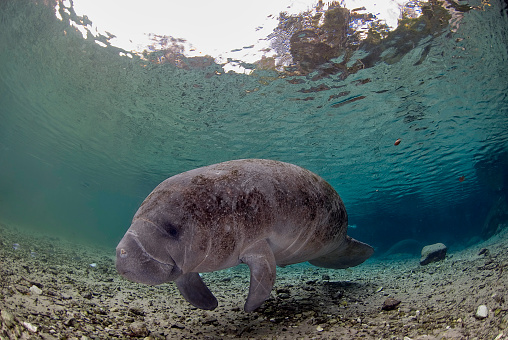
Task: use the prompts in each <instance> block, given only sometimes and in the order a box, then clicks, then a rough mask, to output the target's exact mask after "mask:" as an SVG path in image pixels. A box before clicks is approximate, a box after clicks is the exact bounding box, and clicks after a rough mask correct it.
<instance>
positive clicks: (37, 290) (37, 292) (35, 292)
mask: <svg viewBox="0 0 508 340" xmlns="http://www.w3.org/2000/svg"><path fill="white" fill-rule="evenodd" d="M30 293H31V294H32V295H41V294H42V290H41V289H40V288H39V287H37V286H36V285H33V286H32V287H30Z"/></svg>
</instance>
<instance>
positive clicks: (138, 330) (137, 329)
mask: <svg viewBox="0 0 508 340" xmlns="http://www.w3.org/2000/svg"><path fill="white" fill-rule="evenodd" d="M129 329H130V330H131V332H132V334H133V335H134V336H137V337H145V336H148V334H149V332H148V329H147V327H146V324H145V323H144V322H139V321H135V322H133V323H131V324H130V325H129Z"/></svg>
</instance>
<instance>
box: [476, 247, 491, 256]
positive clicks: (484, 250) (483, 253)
mask: <svg viewBox="0 0 508 340" xmlns="http://www.w3.org/2000/svg"><path fill="white" fill-rule="evenodd" d="M478 255H485V256H489V255H490V253H489V250H488V249H487V248H482V249H480V251H479V252H478Z"/></svg>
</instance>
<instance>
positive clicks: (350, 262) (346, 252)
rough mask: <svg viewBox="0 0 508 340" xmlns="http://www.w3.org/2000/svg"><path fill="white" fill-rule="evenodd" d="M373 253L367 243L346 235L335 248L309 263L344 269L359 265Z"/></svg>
mask: <svg viewBox="0 0 508 340" xmlns="http://www.w3.org/2000/svg"><path fill="white" fill-rule="evenodd" d="M373 253H374V249H373V248H372V247H371V246H369V245H368V244H366V243H363V242H360V241H357V240H355V239H354V238H351V237H349V236H346V240H345V241H344V242H343V243H342V244H341V245H340V246H339V247H337V248H336V249H335V250H333V251H332V252H330V253H328V254H326V255H324V256H321V257H318V258H317V259H314V260H311V261H309V263H310V264H313V265H315V266H318V267H323V268H333V269H344V268H349V267H354V266H357V265H359V264H360V263H362V262H363V261H365V260H366V259H368V258H369V257H370V256H371V255H372V254H373Z"/></svg>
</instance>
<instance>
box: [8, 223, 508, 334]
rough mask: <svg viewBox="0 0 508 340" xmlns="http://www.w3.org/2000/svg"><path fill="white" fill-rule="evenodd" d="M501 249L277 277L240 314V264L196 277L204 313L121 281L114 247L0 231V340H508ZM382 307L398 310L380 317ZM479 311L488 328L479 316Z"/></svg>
mask: <svg viewBox="0 0 508 340" xmlns="http://www.w3.org/2000/svg"><path fill="white" fill-rule="evenodd" d="M15 244H18V245H19V246H17V245H15ZM14 248H17V249H14ZM483 248H486V249H487V251H485V250H484V249H483ZM482 249H483V250H482ZM507 250H508V228H505V229H504V232H502V233H501V234H498V235H496V236H494V237H493V238H491V239H490V240H488V241H485V242H483V243H481V244H477V245H475V246H472V247H470V248H467V249H465V250H463V251H460V252H452V253H449V254H448V255H447V258H446V259H445V260H444V261H441V262H437V263H432V264H429V265H427V266H420V264H419V259H418V258H415V257H406V258H403V257H402V256H398V257H392V258H391V259H385V260H382V261H381V260H376V259H373V260H369V261H367V262H366V263H364V264H363V265H361V266H359V267H356V268H353V269H348V270H328V269H321V268H317V267H313V266H311V265H296V266H290V267H286V268H278V269H277V281H276V284H275V287H274V289H273V291H272V295H271V297H270V299H269V300H268V301H266V302H265V304H264V305H263V306H262V307H261V308H260V309H259V310H258V311H256V312H253V313H245V312H244V311H243V304H244V302H245V297H246V295H247V290H248V282H249V273H248V268H247V267H246V266H238V267H236V268H232V269H228V270H224V271H220V272H214V273H207V274H204V275H203V278H204V280H205V282H206V283H207V284H208V285H209V287H210V289H211V290H212V292H214V294H215V295H216V297H217V299H218V300H219V307H218V308H217V309H216V310H214V311H203V310H199V309H196V308H194V307H192V306H191V305H189V304H188V303H187V302H186V301H185V300H184V299H183V298H182V297H181V296H180V294H179V293H178V291H177V289H176V286H175V285H174V284H173V283H169V284H163V285H160V286H155V287H150V286H145V285H141V284H135V283H131V282H128V281H126V280H125V279H123V278H121V277H120V276H119V275H117V273H116V270H115V267H114V257H113V256H114V249H102V248H92V247H90V246H83V245H76V244H70V243H67V242H65V241H62V240H58V239H55V238H50V237H47V236H37V235H33V234H32V235H26V234H22V233H20V232H18V231H17V230H16V229H14V228H12V227H10V226H7V225H2V224H0V309H1V315H0V322H1V324H0V339H23V338H26V339H80V340H86V339H129V338H145V339H224V338H245V339H401V340H402V339H405V340H409V339H482V340H483V339H492V340H494V339H495V340H501V339H505V340H506V339H508V289H507V285H508V252H507ZM93 263H95V264H96V266H95V267H92V266H91V264H93ZM388 298H393V299H396V300H399V301H401V303H400V304H399V305H398V306H397V307H396V308H395V309H393V310H388V311H386V310H382V309H381V307H382V306H383V303H384V302H385V300H387V299H388ZM480 305H485V306H487V309H488V315H487V317H485V318H480V317H477V316H476V312H477V309H478V306H480Z"/></svg>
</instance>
